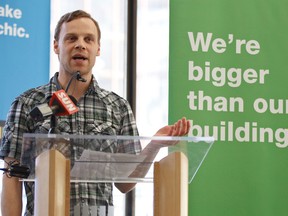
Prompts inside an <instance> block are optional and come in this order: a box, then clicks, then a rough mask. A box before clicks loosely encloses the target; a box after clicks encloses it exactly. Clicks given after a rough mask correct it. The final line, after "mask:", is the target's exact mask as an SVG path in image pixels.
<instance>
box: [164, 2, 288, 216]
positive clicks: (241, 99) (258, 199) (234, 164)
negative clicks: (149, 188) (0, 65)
mask: <svg viewBox="0 0 288 216" xmlns="http://www.w3.org/2000/svg"><path fill="white" fill-rule="evenodd" d="M287 9H288V1H286V0H285V1H284V0H276V1H275V0H242V1H233V0H232V1H231V0H230V1H228V0H218V1H215V0H170V56H169V122H170V123H172V122H175V121H176V120H177V119H179V118H181V117H182V116H186V117H187V118H188V119H189V120H190V122H191V130H190V133H189V135H190V136H213V137H214V138H215V140H216V141H215V143H214V145H213V147H212V149H211V150H210V152H209V154H208V156H207V158H206V159H205V161H204V163H203V164H202V166H201V168H200V170H199V171H198V173H197V175H196V177H195V178H194V180H193V182H192V183H191V184H190V185H189V215H191V216H238V215H239V216H243V215H244V216H246V215H247V216H254V215H255V216H258V215H261V216H274V215H275V216H276V215H277V216H282V215H283V216H284V215H288V205H287V197H288V171H287V170H288V168H287V166H288V148H287V146H288V130H287V125H288V121H287V113H288V99H287V92H286V89H287V84H286V83H287V80H288V73H287V62H288V55H287V54H286V52H287V50H288V42H287V41H288V25H287V22H288V10H287Z"/></svg>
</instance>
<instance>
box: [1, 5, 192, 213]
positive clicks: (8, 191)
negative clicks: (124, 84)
mask: <svg viewBox="0 0 288 216" xmlns="http://www.w3.org/2000/svg"><path fill="white" fill-rule="evenodd" d="M100 37H101V32H100V29H99V26H98V23H97V22H96V21H95V20H94V19H93V18H92V17H91V16H90V15H89V14H87V13H86V12H84V11H81V10H78V11H74V12H71V13H67V14H65V15H63V16H62V17H61V19H60V20H59V22H58V24H57V26H56V29H55V35H54V39H55V40H54V52H55V53H56V54H57V55H58V58H59V62H60V68H59V72H58V73H56V74H55V76H54V77H52V78H51V80H50V82H49V83H48V84H46V85H44V86H40V87H37V88H34V89H30V90H28V91H26V92H24V93H23V94H22V95H20V96H19V97H17V98H16V100H15V101H14V102H13V103H12V106H11V109H10V112H9V114H8V118H7V121H6V124H5V128H4V136H3V140H2V145H1V151H0V157H2V158H4V160H5V162H6V163H7V164H8V163H9V162H11V161H12V162H14V161H19V159H20V156H21V149H22V141H23V134H24V133H48V131H49V129H50V126H51V122H50V120H51V119H50V117H49V118H45V119H44V120H43V121H41V122H37V121H35V120H34V119H33V118H31V116H30V115H29V113H30V111H31V110H32V109H33V108H34V107H36V106H37V105H39V104H45V103H47V102H49V99H50V98H51V96H52V95H53V93H54V92H56V91H58V90H60V89H66V90H67V91H68V92H67V93H68V94H69V95H72V96H73V97H74V98H76V100H77V101H78V102H77V106H78V108H79V111H78V112H77V113H75V114H73V115H70V116H60V117H58V119H57V122H58V125H57V126H56V128H55V132H56V133H61V134H78V135H82V134H90V135H94V134H109V135H130V136H138V130H137V127H136V123H135V120H134V116H133V113H132V111H131V108H130V106H129V104H128V102H127V101H126V100H124V99H123V98H121V97H119V96H118V95H116V94H114V93H113V92H108V91H106V90H104V89H101V88H100V87H99V86H98V84H97V82H96V80H95V78H94V76H93V75H92V68H93V66H94V65H95V62H96V57H97V56H99V55H100ZM76 72H80V75H81V79H82V80H86V82H84V81H83V82H82V81H78V80H76V79H73V78H74V77H75V74H76ZM71 81H72V82H71ZM70 84H71V85H70ZM68 87H69V88H68ZM189 128H190V125H189V122H188V121H187V120H186V119H185V118H183V119H181V120H179V121H178V122H177V123H176V124H175V125H172V126H165V127H163V128H161V129H160V130H159V131H158V132H157V133H156V135H163V136H164V135H165V136H182V135H185V134H187V133H188V130H189ZM159 148H160V146H157V145H155V144H154V145H153V144H152V143H151V145H148V146H147V147H146V148H145V149H144V150H143V151H141V146H140V145H139V144H137V143H133V144H131V145H130V146H125V147H123V149H122V150H121V151H122V152H124V153H130V154H138V153H140V152H141V154H142V155H146V156H147V157H154V156H155V155H154V154H153V155H151V153H150V152H151V151H152V152H154V153H155V154H156V153H157V152H158V150H159ZM115 185H116V187H117V188H118V189H119V190H120V191H122V192H124V193H126V192H128V191H129V190H131V189H132V188H133V187H134V184H115ZM25 191H26V196H27V206H26V214H25V215H27V216H28V215H33V208H34V202H33V200H34V184H33V183H25ZM70 195H71V200H70V203H71V211H70V212H71V214H72V215H73V211H74V210H75V208H77V206H79V203H81V205H87V206H96V205H97V206H99V205H107V203H108V204H109V205H112V202H113V200H112V185H111V184H105V183H101V184H93V183H89V184H86V183H79V184H71V194H70ZM1 211H2V215H3V216H14V215H15V216H16V215H17V216H18V215H21V211H22V183H21V182H19V179H18V178H16V177H11V178H9V177H7V176H6V175H4V176H3V189H2V199H1Z"/></svg>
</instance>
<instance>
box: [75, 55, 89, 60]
mask: <svg viewBox="0 0 288 216" xmlns="http://www.w3.org/2000/svg"><path fill="white" fill-rule="evenodd" d="M72 59H74V60H83V61H84V60H87V59H88V58H86V57H85V56H82V55H75V56H73V57H72Z"/></svg>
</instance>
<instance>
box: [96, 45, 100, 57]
mask: <svg viewBox="0 0 288 216" xmlns="http://www.w3.org/2000/svg"><path fill="white" fill-rule="evenodd" d="M96 56H100V46H99V47H98V48H97V53H96Z"/></svg>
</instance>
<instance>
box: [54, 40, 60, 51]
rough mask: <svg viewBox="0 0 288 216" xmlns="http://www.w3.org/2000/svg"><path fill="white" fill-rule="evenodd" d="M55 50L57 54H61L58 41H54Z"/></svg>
mask: <svg viewBox="0 0 288 216" xmlns="http://www.w3.org/2000/svg"><path fill="white" fill-rule="evenodd" d="M53 48H54V52H55V53H56V54H59V46H58V41H56V40H54V42H53Z"/></svg>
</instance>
